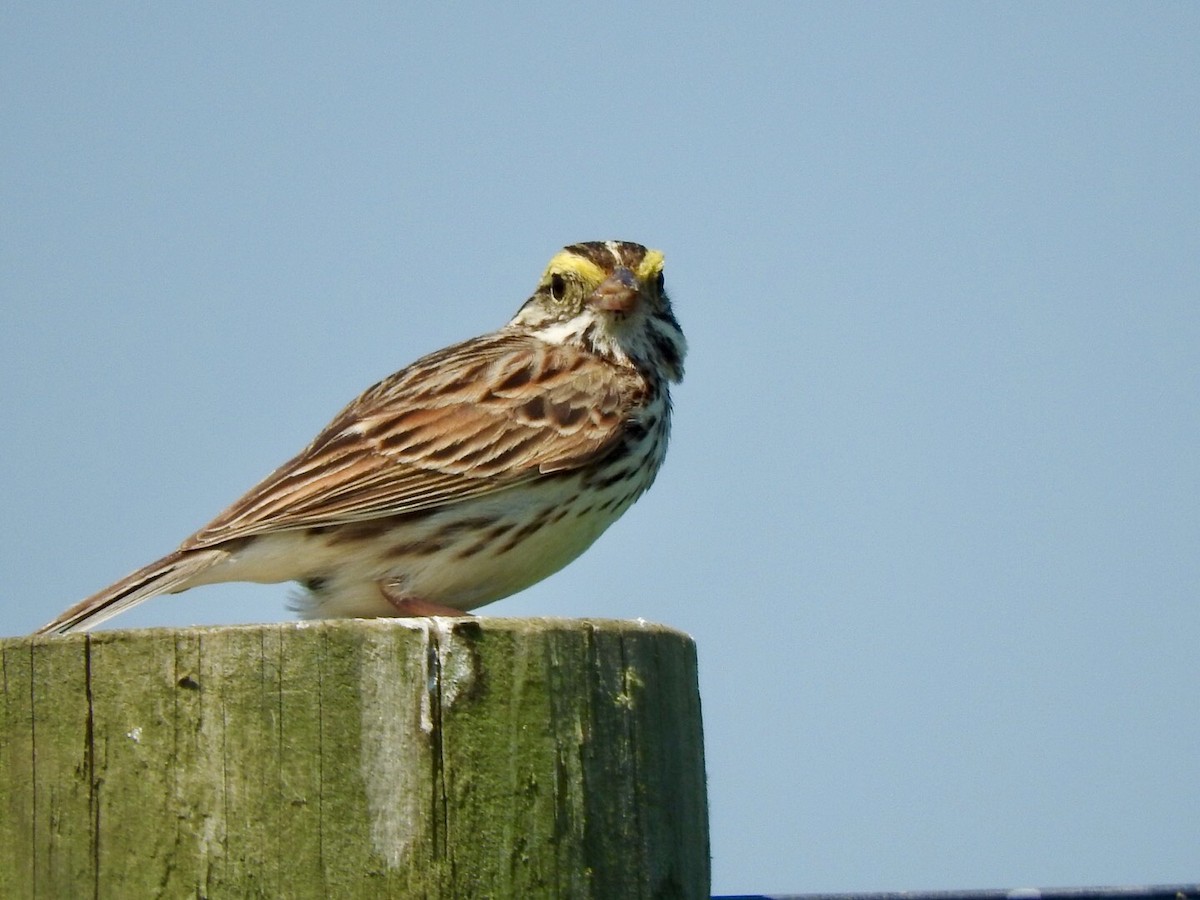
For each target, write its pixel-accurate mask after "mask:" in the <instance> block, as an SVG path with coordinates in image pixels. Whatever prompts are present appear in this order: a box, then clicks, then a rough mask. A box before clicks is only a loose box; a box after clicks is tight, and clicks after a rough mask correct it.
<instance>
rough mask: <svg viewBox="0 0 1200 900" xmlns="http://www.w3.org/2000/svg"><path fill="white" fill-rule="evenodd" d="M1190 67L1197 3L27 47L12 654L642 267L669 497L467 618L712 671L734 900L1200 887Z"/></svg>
mask: <svg viewBox="0 0 1200 900" xmlns="http://www.w3.org/2000/svg"><path fill="white" fill-rule="evenodd" d="M1197 46H1200V6H1197V5H1195V4H1191V3H1152V4H1151V3H1145V4H1109V3H1087V4H1077V3H1057V4H1020V3H1013V4H999V3H982V4H956V3H935V4H924V3H922V4H887V5H883V4H794V5H790V4H728V5H707V6H705V7H704V8H700V7H693V6H691V5H685V4H677V5H676V4H668V5H640V4H639V5H634V4H628V5H625V4H620V3H617V4H606V5H604V6H603V7H595V6H588V7H585V8H580V9H575V8H572V7H569V6H561V5H559V6H550V5H543V6H536V7H533V6H526V7H524V8H523V9H522V11H520V12H517V11H515V10H511V9H503V8H500V7H496V8H490V7H486V6H483V5H479V6H477V7H472V6H470V5H464V6H460V7H458V8H454V9H450V8H446V9H441V10H439V11H430V10H426V11H413V12H409V11H403V10H401V9H399V8H397V7H393V6H388V5H362V6H356V7H355V8H354V9H353V10H349V9H346V8H343V7H340V6H333V5H329V6H326V5H319V4H303V5H294V4H258V5H255V6H254V7H253V8H249V7H248V5H247V6H243V5H240V4H191V5H167V4H159V5H151V4H132V3H131V4H107V3H99V4H51V3H46V4H37V5H34V4H25V5H21V6H15V5H12V4H9V5H8V6H7V7H6V8H5V10H4V12H3V13H0V72H2V74H3V79H4V84H5V85H6V86H7V90H5V91H4V92H3V96H2V98H0V116H2V118H0V123H2V127H0V153H2V157H0V159H2V162H3V165H2V166H0V189H2V195H0V207H2V209H3V213H2V214H0V229H2V231H0V234H2V240H0V350H2V352H0V379H2V381H3V384H4V390H3V391H2V392H0V421H3V422H4V423H5V427H4V428H3V429H0V455H2V457H3V459H4V460H5V463H6V470H7V472H8V477H7V478H5V479H3V481H2V482H0V523H2V525H3V534H4V540H3V541H0V571H2V572H3V573H4V578H5V592H4V594H5V596H4V597H3V600H2V601H0V633H4V634H22V633H25V632H28V631H29V630H31V629H32V628H34V627H36V626H37V625H38V624H40V623H41V622H43V621H45V620H46V619H48V618H49V617H50V616H51V615H52V614H54V613H55V612H57V611H58V610H59V609H60V608H61V607H63V606H66V605H68V604H69V603H71V602H74V601H75V600H76V599H78V598H79V597H81V596H83V595H85V594H87V593H90V592H92V591H94V590H96V589H98V588H100V587H102V586H103V585H105V584H107V583H108V582H110V581H112V580H115V579H116V578H118V577H119V576H121V575H123V574H125V573H126V572H127V571H129V570H131V569H133V568H135V567H137V566H139V565H141V564H142V563H145V562H148V561H149V560H151V559H153V558H155V557H157V556H159V555H161V554H163V553H165V552H166V551H168V550H170V549H171V548H173V547H174V545H175V544H176V543H178V541H179V540H181V539H182V538H183V537H184V536H186V535H187V534H189V533H191V532H192V531H193V530H195V529H196V528H197V527H199V526H200V525H202V524H204V522H206V521H207V520H208V519H209V518H211V517H212V516H213V515H215V514H216V513H217V512H218V511H220V509H222V508H223V507H224V506H225V505H226V504H228V503H229V502H231V501H232V500H234V499H236V497H237V496H238V495H239V494H240V493H241V492H242V491H243V490H245V489H246V488H248V487H249V486H250V485H251V484H253V483H254V482H255V481H257V480H258V479H259V478H260V477H262V476H263V475H264V474H266V473H267V472H269V471H270V470H271V469H272V468H274V466H275V465H277V464H278V463H280V462H282V461H283V460H284V459H286V458H287V457H289V456H290V455H291V454H293V453H294V452H295V451H296V450H298V449H299V448H300V447H301V446H303V445H304V444H305V443H306V442H307V441H308V439H309V438H310V437H311V436H312V435H313V434H314V433H315V432H316V431H317V430H318V428H320V427H321V426H322V425H323V424H324V423H325V422H326V421H327V420H328V419H329V417H330V416H332V414H333V413H334V412H336V411H337V410H338V409H339V408H340V407H341V406H342V405H343V404H344V403H345V402H347V401H348V400H349V399H351V398H352V397H353V396H354V395H355V394H357V393H358V392H359V391H360V390H362V389H363V388H364V387H366V386H367V385H368V384H370V383H371V382H373V381H375V380H377V379H378V378H380V377H382V376H384V375H386V374H388V373H389V372H391V371H393V370H395V369H398V368H400V367H401V366H403V365H405V364H406V363H408V362H410V361H412V360H413V359H415V358H416V357H418V356H419V355H421V354H423V353H425V352H428V351H430V350H433V349H436V348H438V347H441V346H443V345H445V344H447V343H450V342H451V341H455V340H459V339H462V338H465V337H469V336H471V335H473V334H478V333H482V332H485V331H488V330H491V329H492V328H494V327H497V326H498V325H500V324H502V323H503V322H504V321H506V320H507V319H508V317H509V316H510V315H511V314H512V313H513V312H514V311H515V310H516V308H517V307H518V306H519V305H520V303H521V301H522V300H523V299H524V298H525V297H526V296H527V295H528V294H529V292H530V291H531V290H532V288H533V286H534V284H535V282H536V279H537V277H538V275H539V274H540V272H541V269H542V267H543V266H544V264H545V262H546V261H547V260H548V259H549V257H550V255H551V254H552V253H553V252H554V251H555V250H556V249H557V248H558V247H560V246H561V245H563V244H566V243H570V242H573V241H577V240H588V239H603V238H623V239H629V240H636V241H640V242H642V243H646V244H649V245H651V246H655V247H659V248H661V249H662V250H664V251H665V253H666V256H667V270H666V271H667V283H668V287H669V289H670V291H671V293H672V296H673V298H674V300H675V305H676V311H677V314H678V317H679V319H680V322H681V324H682V325H683V328H684V330H685V332H686V333H687V335H688V338H689V341H690V343H691V355H690V357H689V359H688V373H687V378H686V380H685V381H684V383H683V384H682V386H681V387H680V389H679V390H678V391H677V392H676V408H677V416H676V427H675V432H674V435H673V440H672V447H671V452H670V454H669V456H668V460H667V465H666V467H665V469H664V471H663V473H662V474H661V476H660V478H659V480H658V482H657V483H656V484H655V487H654V489H653V490H652V491H651V492H650V493H649V494H648V495H647V496H646V497H644V498H643V499H642V500H641V501H640V502H639V503H638V505H637V506H636V507H634V509H633V510H632V511H631V512H630V513H629V514H627V515H626V517H625V518H624V519H623V520H622V521H620V522H619V523H618V524H617V525H616V526H614V527H613V529H612V530H611V531H610V532H609V533H608V534H607V535H605V537H604V538H602V539H601V540H600V541H599V542H598V543H597V544H596V546H595V547H594V548H593V549H592V550H591V551H590V552H589V553H588V554H586V555H585V556H584V557H583V558H581V559H580V560H579V561H577V562H576V563H575V564H573V565H572V566H570V567H568V568H567V569H566V570H564V571H563V572H562V573H560V574H559V575H557V576H555V577H553V578H551V579H549V580H547V581H545V582H543V583H542V584H540V585H538V586H536V587H534V588H532V589H530V590H529V591H527V592H525V593H524V594H521V595H519V596H518V597H514V598H511V599H509V600H506V601H502V602H500V603H498V604H495V605H494V606H492V607H489V608H488V609H487V610H485V611H486V612H489V613H492V614H495V615H510V616H516V615H567V616H613V617H634V616H643V617H645V618H647V619H652V620H656V621H661V622H664V623H667V624H670V625H673V626H676V627H678V628H681V629H684V630H686V631H688V632H689V633H691V634H692V635H694V636H695V638H696V640H697V642H698V646H699V653H700V663H701V681H702V685H701V687H702V698H703V703H704V712H705V730H706V740H707V759H708V771H709V782H710V785H709V789H710V804H711V823H712V842H713V843H712V849H713V873H714V891H716V892H725V893H733V892H743V891H769V890H773V891H818V890H820V891H834V890H883V889H890V890H902V889H935V888H969V887H1016V886H1022V885H1071V884H1097V883H1145V882H1170V881H1185V880H1188V879H1194V877H1195V872H1196V869H1195V865H1196V860H1197V859H1200V830H1198V829H1197V828H1196V827H1195V825H1194V824H1193V823H1192V822H1191V819H1192V818H1194V816H1192V815H1190V814H1189V813H1188V810H1194V809H1196V808H1200V778H1197V775H1196V773H1197V769H1198V765H1200V718H1198V717H1197V716H1196V714H1195V710H1196V697H1197V688H1198V684H1197V675H1196V666H1195V658H1196V646H1197V644H1196V637H1197V634H1200V602H1198V601H1200V554H1198V553H1197V550H1198V548H1200V464H1198V460H1197V449H1196V448H1197V447H1198V446H1200V404H1198V402H1197V400H1198V397H1200V354H1198V353H1197V347H1200V202H1198V200H1200V126H1198V124H1197V122H1198V121H1200V119H1198V118H1197V110H1198V109H1200V56H1198V55H1197V50H1196V48H1197ZM287 594H288V588H287V587H286V586H268V587H264V586H246V585H234V586H220V587H214V588H207V589H203V590H202V591H195V592H191V593H188V594H184V595H180V596H178V597H169V598H162V599H159V600H156V601H154V602H151V603H148V604H146V605H144V606H143V607H140V608H138V609H137V610H135V611H133V612H131V613H129V614H128V615H126V616H124V617H122V618H121V619H120V620H118V621H117V622H116V623H114V624H119V625H121V626H142V625H183V624H188V623H192V622H202V623H229V622H238V621H271V620H276V619H279V618H281V617H284V616H286V615H287V613H286V610H285V602H286V598H287Z"/></svg>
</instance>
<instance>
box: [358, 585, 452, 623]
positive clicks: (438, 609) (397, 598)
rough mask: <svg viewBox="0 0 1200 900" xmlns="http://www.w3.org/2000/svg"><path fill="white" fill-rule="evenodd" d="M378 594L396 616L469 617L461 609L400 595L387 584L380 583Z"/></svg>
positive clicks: (394, 588)
mask: <svg viewBox="0 0 1200 900" xmlns="http://www.w3.org/2000/svg"><path fill="white" fill-rule="evenodd" d="M379 592H380V593H381V594H383V599H384V600H386V601H387V602H388V604H389V605H390V606H391V607H392V609H394V610H396V615H397V616H401V617H408V616H417V617H420V616H452V617H454V618H462V617H464V616H469V615H470V613H465V612H463V611H462V610H461V609H455V608H454V607H452V606H443V605H442V604H440V603H432V602H430V601H429V600H421V599H419V598H417V597H410V596H407V595H406V594H403V593H401V591H400V589H399V586H398V585H396V584H392V583H389V582H383V583H381V584H380V585H379Z"/></svg>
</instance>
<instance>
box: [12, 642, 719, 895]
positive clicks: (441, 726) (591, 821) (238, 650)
mask: <svg viewBox="0 0 1200 900" xmlns="http://www.w3.org/2000/svg"><path fill="white" fill-rule="evenodd" d="M0 654H2V657H0V662H2V669H0V677H2V684H0V687H2V688H3V705H2V706H0V897H5V898H20V897H36V898H66V897H72V898H73V897H84V896H89V897H90V896H95V897H98V898H109V897H112V898H126V897H205V898H218V897H236V898H243V897H263V898H272V900H274V898H280V897H295V898H305V897H338V898H366V897H371V898H375V897H521V898H524V897H595V898H609V897H621V898H627V897H628V898H634V897H664V898H665V897H707V896H708V887H709V884H708V881H709V860H708V818H707V807H706V795H705V781H704V758H703V745H702V740H701V726H700V700H699V694H698V691H697V682H696V657H695V646H694V644H693V643H692V641H691V639H690V638H688V637H687V636H686V635H683V634H680V633H678V632H675V631H671V630H669V629H666V628H663V627H660V626H656V625H647V624H644V623H641V622H614V621H598V620H555V619H488V618H480V619H426V620H420V619H401V620H383V619H379V620H340V621H326V622H309V623H305V622H300V623H288V624H282V625H261V626H237V627H229V628H186V629H177V630H166V629H148V630H140V631H109V632H100V633H97V634H94V635H69V636H66V637H54V638H13V639H5V640H3V641H0Z"/></svg>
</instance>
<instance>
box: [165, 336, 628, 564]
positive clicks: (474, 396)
mask: <svg viewBox="0 0 1200 900" xmlns="http://www.w3.org/2000/svg"><path fill="white" fill-rule="evenodd" d="M645 394H646V387H645V384H644V382H643V381H642V379H641V378H640V377H639V376H638V375H637V374H635V373H634V372H632V371H628V370H625V369H621V368H617V367H615V366H612V365H611V364H609V363H606V362H604V361H603V360H600V359H598V358H596V357H594V356H589V355H587V354H584V353H581V352H579V351H577V350H574V349H572V348H568V347H556V346H552V345H548V344H545V343H543V342H541V341H537V340H534V339H531V338H527V337H523V336H520V335H511V334H504V333H501V334H498V335H490V336H487V337H482V338H477V339H475V340H473V341H467V342H465V343H462V344H458V345H456V346H453V347H449V348H447V349H445V350H441V351H438V352H437V353H434V354H431V355H429V356H426V357H424V358H423V359H420V360H418V361H417V362H415V363H413V364H412V365H411V366H409V367H408V368H406V369H404V370H402V371H400V372H397V373H396V374H395V375H392V376H391V377H390V378H387V379H385V380H384V381H381V382H380V383H379V384H377V385H375V386H374V387H372V388H370V389H369V390H367V391H366V392H365V393H363V394H362V396H360V397H359V398H358V399H357V400H355V401H354V402H353V403H351V404H350V405H349V406H347V407H346V408H345V409H344V410H342V412H341V413H339V414H338V416H337V417H336V418H335V419H334V420H333V421H332V422H331V423H330V424H329V425H328V427H326V428H325V430H324V431H322V432H321V433H320V434H319V435H318V436H317V437H316V439H315V440H314V441H313V442H312V443H311V444H309V446H308V447H306V448H305V449H304V450H303V451H302V452H301V453H300V454H299V455H298V456H296V457H295V458H294V459H292V460H291V461H289V462H287V463H285V464H284V465H283V466H281V467H280V468H279V469H277V470H276V471H275V472H273V473H272V474H271V475H270V476H268V477H267V478H266V479H265V480H264V481H262V482H260V483H259V484H258V485H257V486H256V487H254V488H253V489H252V490H250V491H249V493H247V494H246V495H245V496H244V497H242V499H241V500H239V501H237V502H236V503H235V504H233V506H231V507H229V509H227V510H225V512H223V513H222V514H221V515H219V516H218V517H217V518H216V519H214V520H213V521H212V522H210V523H209V524H208V525H207V526H206V527H205V528H203V529H202V530H201V531H199V532H197V533H196V534H195V535H193V536H192V537H191V538H190V539H189V540H188V541H187V542H186V543H185V545H184V546H186V547H200V546H206V545H212V544H215V543H219V542H221V541H227V540H231V539H235V538H241V537H248V536H250V535H254V534H260V533H262V532H265V531H276V530H279V529H285V528H300V527H307V526H317V525H332V524H337V523H341V522H353V521H357V520H362V519H369V518H374V517H377V516H385V515H394V514H399V513H405V512H415V511H417V510H422V509H429V508H431V507H437V506H441V505H444V504H448V503H455V502H458V501H461V500H465V499H468V498H471V497H479V496H482V495H484V494H488V493H491V492H493V491H498V490H503V489H505V488H508V487H511V486H513V485H514V484H518V483H520V482H522V481H526V480H529V479H532V478H536V477H538V476H539V475H542V474H547V473H550V472H555V471H562V470H567V469H572V468H575V467H578V466H581V465H584V464H586V463H587V462H589V461H590V460H593V459H595V458H597V457H598V456H600V455H602V454H603V453H605V452H606V451H607V450H608V449H609V448H610V447H611V446H612V444H613V443H614V442H615V441H616V440H617V439H619V437H620V435H621V432H622V429H623V428H624V426H625V423H626V421H627V419H628V417H629V413H630V411H631V410H633V409H634V408H635V407H636V406H637V405H639V404H640V403H641V402H643V401H644V399H645Z"/></svg>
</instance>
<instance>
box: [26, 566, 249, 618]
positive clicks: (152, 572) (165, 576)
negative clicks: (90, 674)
mask: <svg viewBox="0 0 1200 900" xmlns="http://www.w3.org/2000/svg"><path fill="white" fill-rule="evenodd" d="M228 556H229V554H228V553H227V552H226V551H224V550H216V549H212V550H176V551H175V552H174V553H172V554H170V555H168V556H164V557H163V558H162V559H160V560H157V561H156V562H152V563H150V565H148V566H143V567H142V568H140V569H138V570H137V571H136V572H134V573H133V574H132V575H126V576H125V577H124V578H122V579H121V580H120V581H118V582H117V583H116V584H111V585H109V586H108V587H106V588H105V589H104V590H102V591H100V592H99V593H96V594H92V596H90V597H88V598H86V599H84V600H80V601H79V602H78V603H76V604H75V605H74V606H72V607H71V608H70V609H68V610H65V611H64V612H62V613H60V614H59V615H58V616H57V617H56V618H55V619H54V620H53V621H52V622H47V623H46V624H45V625H43V626H42V627H41V628H39V629H38V630H37V631H35V632H34V634H66V633H67V632H69V631H87V630H88V629H89V628H92V627H94V626H96V625H99V624H100V623H101V622H103V621H104V620H105V619H111V618H112V617H113V616H115V615H117V614H118V613H122V612H124V611H125V610H127V609H129V608H130V607H131V606H136V605H137V604H139V603H141V602H142V601H143V600H149V599H150V598H151V597H156V596H158V595H159V594H168V593H171V592H172V591H179V590H183V589H184V588H187V587H191V586H192V584H195V583H196V582H195V581H194V579H195V577H196V576H197V575H199V574H200V573H201V572H203V571H204V570H205V569H207V568H209V567H210V566H212V565H214V564H215V563H218V562H220V561H221V560H223V559H226V558H227V557H228Z"/></svg>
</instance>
